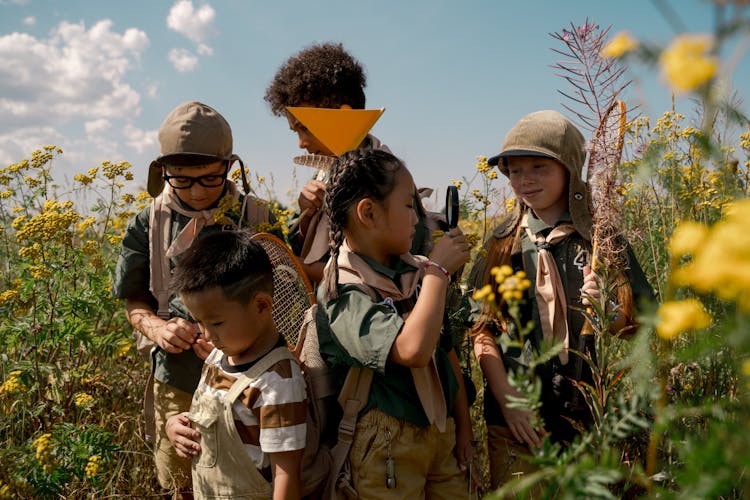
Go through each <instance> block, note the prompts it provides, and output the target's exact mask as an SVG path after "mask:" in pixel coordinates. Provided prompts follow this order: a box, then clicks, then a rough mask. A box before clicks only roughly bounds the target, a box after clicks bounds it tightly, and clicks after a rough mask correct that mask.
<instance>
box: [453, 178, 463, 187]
mask: <svg viewBox="0 0 750 500" xmlns="http://www.w3.org/2000/svg"><path fill="white" fill-rule="evenodd" d="M451 184H453V185H454V186H456V189H461V185H462V184H463V183H462V182H461V181H459V180H456V179H451Z"/></svg>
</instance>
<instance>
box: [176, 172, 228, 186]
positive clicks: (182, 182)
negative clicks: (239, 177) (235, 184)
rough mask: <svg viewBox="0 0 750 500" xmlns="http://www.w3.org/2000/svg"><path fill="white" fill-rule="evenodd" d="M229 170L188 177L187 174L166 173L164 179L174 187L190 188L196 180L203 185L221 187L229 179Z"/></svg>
mask: <svg viewBox="0 0 750 500" xmlns="http://www.w3.org/2000/svg"><path fill="white" fill-rule="evenodd" d="M227 171H228V169H227V170H224V172H223V173H221V174H209V175H201V176H198V177H188V176H186V175H167V174H164V180H165V181H167V182H168V183H169V185H170V186H172V187H173V188H174V189H188V188H191V187H193V184H195V183H196V182H197V183H198V184H200V185H201V186H203V187H207V188H211V187H219V186H221V185H222V184H224V181H225V180H226V179H227Z"/></svg>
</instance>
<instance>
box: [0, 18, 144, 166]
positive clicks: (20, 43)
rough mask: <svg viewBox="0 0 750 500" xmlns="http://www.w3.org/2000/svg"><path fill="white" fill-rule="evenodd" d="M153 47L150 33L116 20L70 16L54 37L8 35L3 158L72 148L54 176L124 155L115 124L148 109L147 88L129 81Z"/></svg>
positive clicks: (1, 39)
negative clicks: (115, 25) (143, 104)
mask: <svg viewBox="0 0 750 500" xmlns="http://www.w3.org/2000/svg"><path fill="white" fill-rule="evenodd" d="M148 45H149V39H148V36H147V35H146V34H145V33H144V32H143V31H140V30H138V29H132V28H131V29H127V30H125V31H124V32H121V33H118V32H115V31H113V29H112V21H111V20H108V19H104V20H100V21H98V22H97V23H95V24H94V25H92V26H91V27H90V28H87V27H86V25H85V24H84V23H83V22H79V23H70V22H67V21H63V22H61V23H60V24H58V25H57V26H56V27H55V28H53V29H52V31H51V32H50V34H49V36H48V37H46V38H37V37H35V36H33V35H30V34H28V33H20V32H15V33H10V34H5V35H0V60H1V61H3V64H2V65H0V96H1V97H0V116H2V117H3V119H2V120H0V162H1V163H5V164H8V163H13V162H17V161H19V160H20V159H22V158H24V157H28V155H29V154H30V153H31V152H32V151H34V150H35V149H38V148H39V147H41V146H43V145H46V144H55V145H57V146H60V147H61V148H63V150H64V152H65V154H64V155H63V156H62V157H60V159H59V160H55V162H56V167H55V169H53V173H54V172H55V171H58V172H62V173H64V174H65V175H67V174H69V173H70V171H71V170H74V169H75V171H80V169H81V168H82V165H83V166H86V165H89V164H92V163H93V164H96V163H98V161H99V160H101V159H102V158H105V157H107V156H111V157H112V159H113V160H114V159H116V158H122V153H123V151H121V150H120V146H119V144H120V141H121V140H122V137H121V136H117V135H116V134H113V126H114V125H115V124H117V127H118V128H119V127H122V126H123V124H125V123H131V122H132V121H133V120H134V119H135V118H137V117H138V116H139V115H140V113H141V109H140V100H141V96H140V93H139V92H138V91H137V90H136V89H134V88H133V87H131V85H130V84H129V83H128V82H127V80H126V78H127V77H128V74H129V73H130V72H132V71H133V69H136V68H137V67H138V65H139V63H140V57H141V55H142V54H143V52H144V51H145V49H146V47H148ZM84 131H85V137H84ZM105 155H107V156H105Z"/></svg>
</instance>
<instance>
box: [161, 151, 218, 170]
mask: <svg viewBox="0 0 750 500" xmlns="http://www.w3.org/2000/svg"><path fill="white" fill-rule="evenodd" d="M230 159H231V158H222V157H220V156H214V155H207V154H204V153H172V154H166V155H162V156H160V157H158V158H157V159H156V161H157V162H159V163H161V164H164V165H170V166H175V167H198V166H201V165H208V164H209V163H215V162H217V161H227V160H230Z"/></svg>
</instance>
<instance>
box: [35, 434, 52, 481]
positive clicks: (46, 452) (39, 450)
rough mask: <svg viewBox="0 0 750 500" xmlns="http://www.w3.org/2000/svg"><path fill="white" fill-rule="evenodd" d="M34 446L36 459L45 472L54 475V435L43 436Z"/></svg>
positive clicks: (36, 440)
mask: <svg viewBox="0 0 750 500" xmlns="http://www.w3.org/2000/svg"><path fill="white" fill-rule="evenodd" d="M32 444H33V446H35V447H36V458H37V460H39V463H40V464H42V468H43V469H44V472H46V473H47V474H52V472H54V470H55V462H54V458H53V457H52V434H50V433H49V432H47V433H45V434H42V435H41V436H39V437H38V438H36V439H35V440H34V441H33V443H32Z"/></svg>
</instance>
